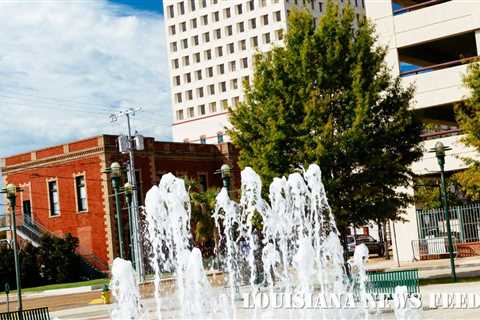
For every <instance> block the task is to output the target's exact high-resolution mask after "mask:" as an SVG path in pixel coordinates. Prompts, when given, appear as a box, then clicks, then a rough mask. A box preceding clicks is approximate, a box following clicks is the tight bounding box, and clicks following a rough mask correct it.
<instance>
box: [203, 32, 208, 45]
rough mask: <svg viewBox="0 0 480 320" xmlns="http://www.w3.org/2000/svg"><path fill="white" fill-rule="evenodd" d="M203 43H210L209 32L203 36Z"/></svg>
mask: <svg viewBox="0 0 480 320" xmlns="http://www.w3.org/2000/svg"><path fill="white" fill-rule="evenodd" d="M203 42H205V43H207V42H210V33H209V32H205V33H204V34H203Z"/></svg>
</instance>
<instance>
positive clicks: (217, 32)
mask: <svg viewBox="0 0 480 320" xmlns="http://www.w3.org/2000/svg"><path fill="white" fill-rule="evenodd" d="M213 34H214V35H215V39H221V38H222V31H221V29H215V30H214V31H213Z"/></svg>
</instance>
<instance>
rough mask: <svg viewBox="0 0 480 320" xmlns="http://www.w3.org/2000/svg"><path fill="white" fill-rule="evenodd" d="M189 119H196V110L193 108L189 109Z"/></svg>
mask: <svg viewBox="0 0 480 320" xmlns="http://www.w3.org/2000/svg"><path fill="white" fill-rule="evenodd" d="M188 117H189V118H193V117H195V109H194V108H193V107H190V108H188Z"/></svg>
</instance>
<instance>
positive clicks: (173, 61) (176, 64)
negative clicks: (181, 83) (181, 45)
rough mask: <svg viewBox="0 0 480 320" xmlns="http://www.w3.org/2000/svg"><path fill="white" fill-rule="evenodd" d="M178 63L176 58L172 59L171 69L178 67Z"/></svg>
mask: <svg viewBox="0 0 480 320" xmlns="http://www.w3.org/2000/svg"><path fill="white" fill-rule="evenodd" d="M178 67H179V64H178V59H173V60H172V68H173V69H178Z"/></svg>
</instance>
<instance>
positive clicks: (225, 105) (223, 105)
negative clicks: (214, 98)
mask: <svg viewBox="0 0 480 320" xmlns="http://www.w3.org/2000/svg"><path fill="white" fill-rule="evenodd" d="M220 104H221V106H222V110H227V109H228V100H227V99H223V100H222V101H220Z"/></svg>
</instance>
